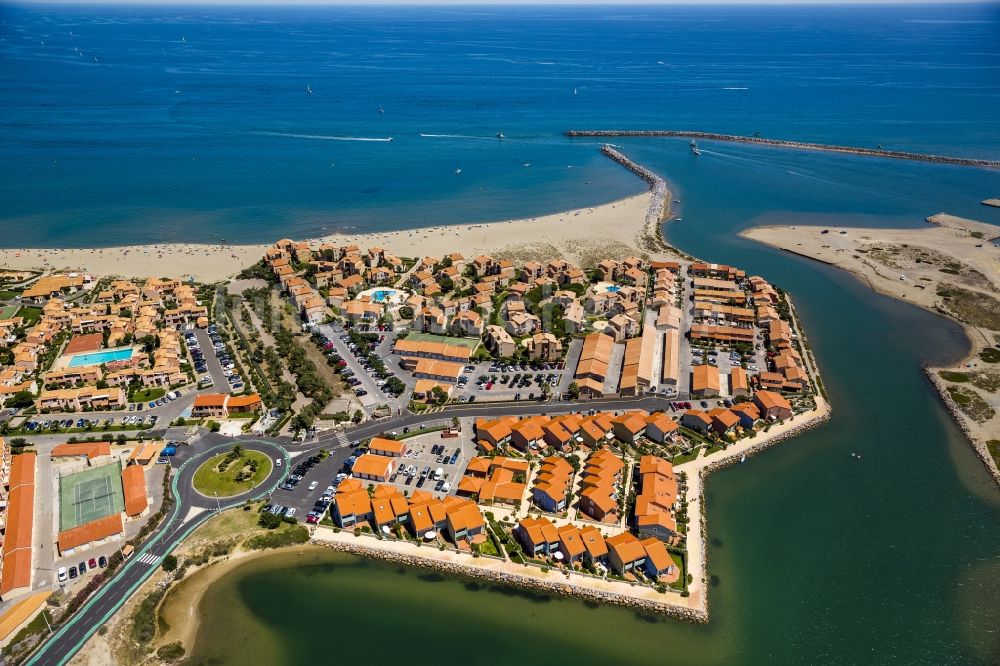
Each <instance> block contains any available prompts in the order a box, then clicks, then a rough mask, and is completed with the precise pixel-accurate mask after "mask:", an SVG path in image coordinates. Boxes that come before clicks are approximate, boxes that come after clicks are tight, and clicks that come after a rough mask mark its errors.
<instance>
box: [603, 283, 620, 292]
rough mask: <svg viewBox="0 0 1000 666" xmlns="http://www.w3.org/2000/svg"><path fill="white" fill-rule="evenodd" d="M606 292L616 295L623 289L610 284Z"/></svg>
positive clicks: (605, 289)
mask: <svg viewBox="0 0 1000 666" xmlns="http://www.w3.org/2000/svg"><path fill="white" fill-rule="evenodd" d="M604 291H607V292H610V293H612V294H613V293H615V292H617V291H621V287H619V286H618V285H616V284H609V285H608V286H607V287H605V288H604Z"/></svg>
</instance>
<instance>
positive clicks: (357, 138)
mask: <svg viewBox="0 0 1000 666" xmlns="http://www.w3.org/2000/svg"><path fill="white" fill-rule="evenodd" d="M253 134H261V135H263V136H283V137H286V138H289V139H313V140H316V141H376V142H380V143H384V142H387V141H392V137H391V136H388V137H377V136H328V135H326V134H290V133H288V132H253Z"/></svg>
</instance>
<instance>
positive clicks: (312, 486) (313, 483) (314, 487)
mask: <svg viewBox="0 0 1000 666" xmlns="http://www.w3.org/2000/svg"><path fill="white" fill-rule="evenodd" d="M318 487H319V481H313V482H312V483H310V484H309V490H316V488H318Z"/></svg>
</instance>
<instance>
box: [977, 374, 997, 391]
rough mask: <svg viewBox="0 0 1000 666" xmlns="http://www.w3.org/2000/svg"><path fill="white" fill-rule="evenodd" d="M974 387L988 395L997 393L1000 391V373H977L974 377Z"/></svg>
mask: <svg viewBox="0 0 1000 666" xmlns="http://www.w3.org/2000/svg"><path fill="white" fill-rule="evenodd" d="M972 385H973V386H975V387H976V388H978V389H982V390H984V391H986V392H987V393H996V392H997V391H998V390H1000V372H989V371H987V372H977V373H976V374H974V375H972Z"/></svg>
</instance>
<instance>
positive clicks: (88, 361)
mask: <svg viewBox="0 0 1000 666" xmlns="http://www.w3.org/2000/svg"><path fill="white" fill-rule="evenodd" d="M133 352H134V349H133V348H132V347H119V348H118V349H105V350H104V351H99V352H91V353H89V354H77V355H75V356H74V357H73V358H71V359H70V360H69V367H71V368H79V367H82V366H85V365H100V364H102V363H112V362H114V361H127V360H129V359H130V358H132V353H133Z"/></svg>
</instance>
